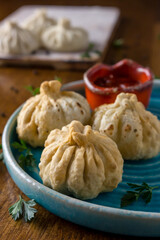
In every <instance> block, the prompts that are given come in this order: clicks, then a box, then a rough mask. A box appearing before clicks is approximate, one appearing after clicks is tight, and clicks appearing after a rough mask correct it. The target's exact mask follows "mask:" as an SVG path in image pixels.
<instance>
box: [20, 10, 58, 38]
mask: <svg viewBox="0 0 160 240" xmlns="http://www.w3.org/2000/svg"><path fill="white" fill-rule="evenodd" d="M56 23H57V22H56V20H55V19H54V18H51V17H49V16H48V15H47V11H46V10H45V9H38V10H36V11H35V12H34V13H33V14H32V15H31V16H29V17H28V18H27V19H26V20H25V21H24V22H23V23H22V26H23V27H24V28H25V29H28V30H29V31H31V32H32V33H33V34H35V35H36V36H37V38H39V41H40V42H41V35H42V33H43V32H44V31H45V30H46V29H47V28H48V27H50V26H53V25H55V24H56Z"/></svg>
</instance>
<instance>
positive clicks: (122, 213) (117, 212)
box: [2, 80, 160, 236]
mask: <svg viewBox="0 0 160 240" xmlns="http://www.w3.org/2000/svg"><path fill="white" fill-rule="evenodd" d="M79 83H83V80H80V81H79ZM69 84H70V83H69ZM69 84H68V85H69ZM154 85H158V87H160V82H158V81H155V83H154ZM66 87H67V84H66ZM68 87H70V85H69V86H68ZM21 107H22V106H20V107H19V108H18V109H17V110H16V111H15V112H14V113H13V114H12V116H11V117H10V118H9V120H8V122H7V124H6V126H5V129H4V132H3V136H2V146H3V152H4V158H5V163H6V166H7V168H8V170H9V169H10V167H12V170H13V171H15V174H20V175H21V177H22V178H23V179H24V180H26V178H27V179H28V180H29V182H33V183H34V184H33V185H32V186H33V187H34V188H36V189H37V190H44V191H45V192H47V193H48V194H49V195H50V196H51V197H55V198H57V199H58V200H60V201H62V202H64V201H65V202H66V203H69V204H70V205H74V207H77V208H78V209H80V208H81V209H82V211H83V210H87V211H88V209H90V208H91V211H92V213H93V212H94V213H95V214H96V215H97V214H101V213H103V214H110V217H111V215H113V216H114V217H118V218H119V217H120V218H121V219H122V217H123V218H124V219H126V220H128V217H129V219H130V220H131V219H132V220H135V219H136V221H141V220H142V219H143V220H145V221H150V220H151V219H152V221H153V220H155V221H157V220H160V213H155V212H144V211H134V210H126V209H117V208H112V207H106V206H100V205H97V204H94V203H87V202H84V201H82V200H79V199H74V198H72V197H69V196H66V195H64V194H61V193H58V192H56V191H54V190H52V189H50V188H48V187H46V186H44V185H43V184H41V183H39V182H37V181H36V180H35V179H33V178H32V177H30V176H29V175H28V174H27V173H26V172H25V171H24V170H23V169H22V168H21V167H20V166H19V165H18V163H17V162H16V160H15V158H14V157H13V154H12V151H11V148H10V145H9V137H10V135H9V134H8V133H9V132H10V130H11V128H12V126H13V124H14V123H15V121H16V118H17V114H18V112H19V111H20V109H21ZM9 173H10V170H9ZM10 175H11V173H10ZM14 181H15V180H14ZM15 183H16V185H18V187H19V184H18V183H17V182H16V181H15ZM21 190H22V189H21ZM22 191H23V190H22ZM23 192H24V191H23ZM24 193H25V194H26V192H24ZM26 195H27V196H28V195H29V194H26ZM29 197H30V196H29ZM35 200H36V199H35ZM37 202H38V201H37ZM40 205H43V204H41V203H40ZM61 217H63V216H61ZM63 218H64V217H63ZM65 219H67V218H65ZM70 221H72V220H71V219H70ZM72 222H74V221H72ZM78 224H80V225H84V224H81V223H78ZM84 226H86V225H84ZM89 227H90V228H91V226H89ZM93 228H94V229H95V227H93ZM100 230H101V229H100ZM103 231H105V230H103ZM107 231H108V232H114V233H119V234H127V235H132V236H133V234H130V232H128V233H125V232H124V231H123V232H121V231H120V229H119V230H118V231H116V229H114V231H109V229H107ZM137 234H138V235H137ZM146 234H147V233H146ZM135 236H160V231H159V233H158V235H157V234H156V233H154V235H153V233H152V235H150V234H149V235H148V234H147V235H144V233H138V232H136V233H135Z"/></svg>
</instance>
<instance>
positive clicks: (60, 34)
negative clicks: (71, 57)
mask: <svg viewBox="0 0 160 240" xmlns="http://www.w3.org/2000/svg"><path fill="white" fill-rule="evenodd" d="M42 42H43V45H44V46H45V47H46V48H48V49H50V50H53V51H59V52H65V51H66V52H72V51H80V50H84V49H86V48H87V47H88V33H87V32H86V31H85V30H84V29H82V28H78V27H72V26H71V24H70V21H69V20H68V19H61V20H60V21H59V22H58V24H57V25H56V26H51V27H49V28H47V29H46V31H45V32H44V33H43V34H42Z"/></svg>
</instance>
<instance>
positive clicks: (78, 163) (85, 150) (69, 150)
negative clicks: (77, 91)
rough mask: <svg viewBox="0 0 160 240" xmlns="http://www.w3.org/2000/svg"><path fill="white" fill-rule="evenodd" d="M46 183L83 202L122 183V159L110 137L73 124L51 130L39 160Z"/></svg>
mask: <svg viewBox="0 0 160 240" xmlns="http://www.w3.org/2000/svg"><path fill="white" fill-rule="evenodd" d="M39 168H40V176H41V178H42V180H43V183H44V184H45V185H47V186H48V187H51V188H53V189H54V190H56V191H59V192H61V193H65V194H72V195H74V196H75V197H76V198H80V199H92V198H95V197H97V195H98V194H99V193H100V192H110V191H112V190H113V189H115V188H116V187H117V185H118V184H119V182H121V180H122V171H123V159H122V157H121V154H120V152H119V150H118V148H117V145H116V144H115V143H114V141H113V140H112V139H110V138H109V137H107V136H105V135H103V134H101V133H99V132H98V131H94V130H92V129H91V126H89V125H87V126H83V125H82V124H81V123H80V122H79V121H72V122H71V123H70V124H69V125H67V126H64V127H63V128H62V130H59V129H55V130H53V131H51V133H50V134H49V136H48V138H47V140H46V142H45V148H44V150H43V152H42V155H41V159H40V164H39Z"/></svg>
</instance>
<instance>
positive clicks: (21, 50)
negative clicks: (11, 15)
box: [0, 21, 39, 54]
mask: <svg viewBox="0 0 160 240" xmlns="http://www.w3.org/2000/svg"><path fill="white" fill-rule="evenodd" d="M38 48H39V41H38V40H37V38H36V37H35V36H34V35H33V34H32V33H31V32H30V31H29V30H27V29H23V28H21V27H20V26H18V24H17V23H15V22H11V21H8V22H6V23H5V24H4V25H2V27H1V28H0V53H3V54H29V53H31V52H32V51H35V50H37V49H38Z"/></svg>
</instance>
